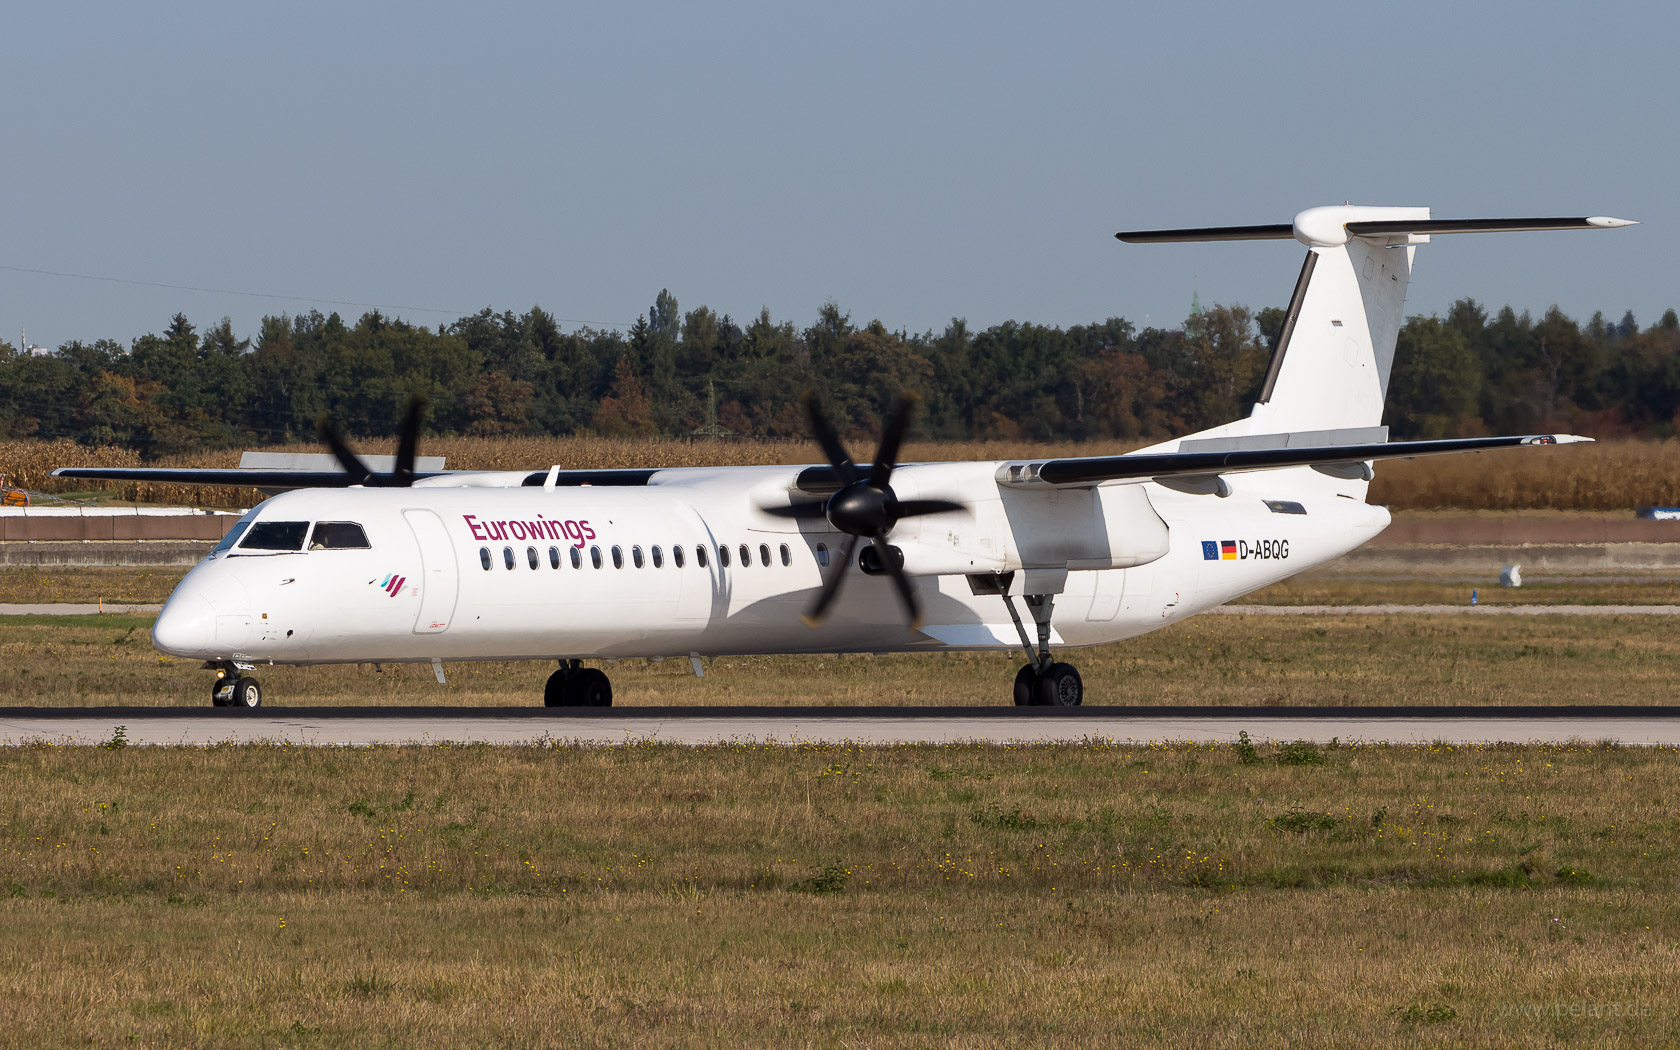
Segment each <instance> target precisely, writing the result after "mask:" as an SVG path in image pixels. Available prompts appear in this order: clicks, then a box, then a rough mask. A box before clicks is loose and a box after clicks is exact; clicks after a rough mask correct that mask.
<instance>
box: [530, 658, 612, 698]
mask: <svg viewBox="0 0 1680 1050" xmlns="http://www.w3.org/2000/svg"><path fill="white" fill-rule="evenodd" d="M543 706H544V707H611V706H612V682H611V681H609V680H608V678H607V676H606V674H605V673H604V672H602V671H598V670H596V669H595V668H593V667H585V666H583V661H582V660H561V661H560V670H558V671H556V672H554V673H553V674H551V675H549V676H548V683H547V684H546V685H544V686H543Z"/></svg>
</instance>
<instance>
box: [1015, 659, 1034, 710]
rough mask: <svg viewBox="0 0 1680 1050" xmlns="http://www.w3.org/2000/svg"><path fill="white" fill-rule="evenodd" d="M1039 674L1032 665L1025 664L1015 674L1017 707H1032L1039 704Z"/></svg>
mask: <svg viewBox="0 0 1680 1050" xmlns="http://www.w3.org/2000/svg"><path fill="white" fill-rule="evenodd" d="M1037 692H1038V672H1037V671H1036V670H1034V669H1033V665H1032V664H1023V665H1021V669H1020V670H1019V671H1016V672H1015V706H1016V707H1031V706H1032V705H1034V704H1036V703H1038V697H1037V695H1036V694H1037Z"/></svg>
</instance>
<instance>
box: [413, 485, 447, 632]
mask: <svg viewBox="0 0 1680 1050" xmlns="http://www.w3.org/2000/svg"><path fill="white" fill-rule="evenodd" d="M403 517H405V518H407V519H408V527H409V528H411V529H413V530H414V539H415V542H417V543H418V544H419V545H420V563H421V571H420V580H419V583H420V615H419V616H418V617H416V618H415V621H414V633H415V634H439V633H441V632H443V631H446V630H448V629H449V620H450V617H452V616H454V615H455V599H456V597H457V596H458V594H459V592H460V580H459V577H458V576H457V572H456V568H455V547H454V545H453V544H451V543H450V542H449V530H448V529H446V528H445V527H444V524H443V519H442V518H440V517H438V516H437V515H436V514H435V513H433V512H432V511H429V510H405V511H403Z"/></svg>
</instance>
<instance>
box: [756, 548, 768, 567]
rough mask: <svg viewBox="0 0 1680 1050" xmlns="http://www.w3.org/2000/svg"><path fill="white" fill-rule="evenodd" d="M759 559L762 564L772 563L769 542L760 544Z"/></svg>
mask: <svg viewBox="0 0 1680 1050" xmlns="http://www.w3.org/2000/svg"><path fill="white" fill-rule="evenodd" d="M758 561H759V564H761V565H766V566H767V565H769V564H770V545H769V544H768V543H760V544H759V545H758Z"/></svg>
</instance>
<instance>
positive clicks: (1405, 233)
mask: <svg viewBox="0 0 1680 1050" xmlns="http://www.w3.org/2000/svg"><path fill="white" fill-rule="evenodd" d="M1637 225H1638V223H1636V222H1634V221H1633V220H1632V219H1615V218H1611V217H1610V216H1607V215H1588V216H1582V217H1563V218H1529V219H1432V218H1430V217H1429V209H1428V208H1381V207H1366V206H1363V205H1349V204H1344V205H1339V206H1334V207H1327V208H1308V209H1307V210H1306V211H1304V212H1301V213H1300V214H1299V215H1297V216H1295V221H1294V222H1292V223H1272V224H1270V225H1265V226H1205V227H1200V228H1189V229H1179V230H1122V231H1121V232H1119V233H1117V234H1115V235H1114V236H1116V237H1118V238H1119V239H1120V240H1122V241H1126V242H1127V243H1130V244H1167V243H1172V242H1180V241H1284V240H1288V239H1289V238H1291V237H1293V238H1295V239H1296V240H1298V241H1300V242H1301V243H1302V244H1305V245H1307V246H1309V247H1320V248H1324V247H1332V246H1335V245H1341V244H1346V243H1348V241H1349V240H1351V239H1353V238H1355V237H1362V238H1365V239H1366V240H1367V241H1373V242H1378V243H1384V242H1390V241H1393V240H1395V239H1404V240H1402V241H1401V243H1406V242H1407V241H1410V243H1421V240H1422V239H1424V238H1427V237H1428V236H1429V235H1430V234H1435V233H1514V232H1519V231H1525V230H1613V229H1617V228H1619V227H1622V226H1637ZM1412 238H1418V239H1419V240H1415V241H1414V240H1411V239H1412Z"/></svg>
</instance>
